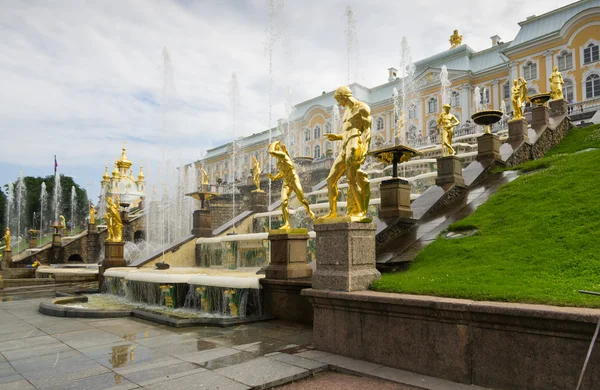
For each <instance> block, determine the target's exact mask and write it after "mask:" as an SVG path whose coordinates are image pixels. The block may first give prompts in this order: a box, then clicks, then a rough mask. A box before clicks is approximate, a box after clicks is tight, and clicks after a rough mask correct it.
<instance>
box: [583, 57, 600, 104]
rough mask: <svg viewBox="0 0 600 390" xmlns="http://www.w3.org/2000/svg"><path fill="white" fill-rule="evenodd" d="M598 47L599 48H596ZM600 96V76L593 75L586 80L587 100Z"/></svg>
mask: <svg viewBox="0 0 600 390" xmlns="http://www.w3.org/2000/svg"><path fill="white" fill-rule="evenodd" d="M596 47H598V46H596ZM599 96H600V76H598V75H597V74H595V73H593V74H591V75H589V76H588V77H587V78H586V79H585V98H586V99H591V98H595V97H599Z"/></svg>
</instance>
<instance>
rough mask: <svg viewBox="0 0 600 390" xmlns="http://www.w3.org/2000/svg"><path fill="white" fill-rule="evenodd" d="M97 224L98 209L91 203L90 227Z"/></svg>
mask: <svg viewBox="0 0 600 390" xmlns="http://www.w3.org/2000/svg"><path fill="white" fill-rule="evenodd" d="M95 224H96V208H95V207H94V204H93V203H90V225H95Z"/></svg>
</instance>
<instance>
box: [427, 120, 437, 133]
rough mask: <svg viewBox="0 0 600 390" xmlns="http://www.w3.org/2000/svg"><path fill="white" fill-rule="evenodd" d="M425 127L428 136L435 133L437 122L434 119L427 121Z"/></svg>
mask: <svg viewBox="0 0 600 390" xmlns="http://www.w3.org/2000/svg"><path fill="white" fill-rule="evenodd" d="M427 128H428V129H429V135H430V136H431V135H436V134H437V123H436V121H431V122H429V126H427Z"/></svg>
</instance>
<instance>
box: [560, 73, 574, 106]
mask: <svg viewBox="0 0 600 390" xmlns="http://www.w3.org/2000/svg"><path fill="white" fill-rule="evenodd" d="M562 93H563V96H564V97H565V100H566V101H567V102H568V101H570V100H575V90H574V89H573V82H572V81H571V80H569V79H567V80H565V83H564V84H563V88H562Z"/></svg>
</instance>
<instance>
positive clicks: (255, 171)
mask: <svg viewBox="0 0 600 390" xmlns="http://www.w3.org/2000/svg"><path fill="white" fill-rule="evenodd" d="M252 180H253V181H254V185H255V186H256V189H255V190H254V192H262V190H261V189H260V163H259V162H258V160H257V159H256V156H254V157H252Z"/></svg>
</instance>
